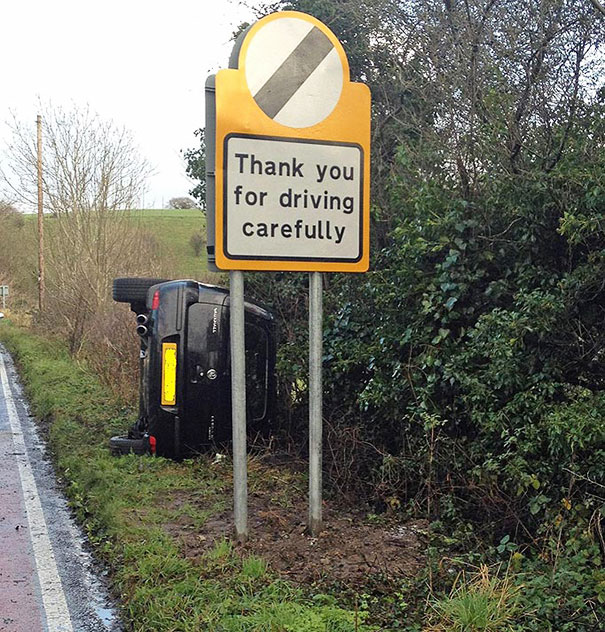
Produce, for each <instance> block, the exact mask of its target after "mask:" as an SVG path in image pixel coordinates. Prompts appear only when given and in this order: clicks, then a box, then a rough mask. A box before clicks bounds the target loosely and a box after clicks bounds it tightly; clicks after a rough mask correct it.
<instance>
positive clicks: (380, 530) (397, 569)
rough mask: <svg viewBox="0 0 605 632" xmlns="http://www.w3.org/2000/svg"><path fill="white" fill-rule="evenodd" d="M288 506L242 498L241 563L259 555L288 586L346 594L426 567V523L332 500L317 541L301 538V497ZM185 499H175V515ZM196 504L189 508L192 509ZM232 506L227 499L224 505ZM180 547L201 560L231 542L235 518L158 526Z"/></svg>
mask: <svg viewBox="0 0 605 632" xmlns="http://www.w3.org/2000/svg"><path fill="white" fill-rule="evenodd" d="M296 495H297V496H298V498H295V499H294V500H293V499H292V498H291V497H290V498H289V499H288V502H287V503H282V502H279V501H276V494H275V489H274V488H273V486H272V485H267V487H259V486H256V489H252V490H251V491H250V493H249V498H248V525H249V538H248V541H247V543H246V544H244V545H239V546H237V547H236V551H238V552H239V553H240V554H241V555H242V556H243V557H245V556H249V555H258V556H260V557H262V558H263V559H264V560H265V561H266V562H267V563H268V565H269V567H270V569H271V570H272V571H273V572H275V573H276V574H278V575H279V576H281V577H282V578H284V579H287V580H289V581H291V582H292V583H294V584H311V583H332V582H344V583H346V584H347V585H348V586H349V587H351V588H356V587H362V586H364V585H366V584H367V582H368V579H369V576H375V577H376V578H382V579H390V580H395V579H399V578H406V577H412V576H414V575H416V574H417V573H418V572H419V571H420V570H421V568H422V567H423V566H424V565H425V551H426V548H427V535H426V533H427V531H426V530H427V523H426V521H423V520H412V521H407V522H402V521H401V520H397V519H396V517H395V516H389V515H388V514H385V515H382V516H375V515H372V514H371V513H368V511H367V509H366V510H364V509H355V508H351V507H350V506H347V505H346V504H345V503H343V502H340V501H339V500H338V499H335V500H327V501H324V506H323V517H324V528H323V530H322V532H321V533H320V534H319V535H318V537H311V536H310V535H309V533H308V531H307V526H306V519H307V511H308V507H307V500H306V497H305V494H304V493H300V489H299V490H298V494H296ZM185 502H187V503H190V502H192V499H191V498H186V497H181V498H179V497H178V496H177V497H173V498H172V499H171V501H170V504H171V505H172V507H173V508H177V507H178V506H179V505H181V504H182V503H185ZM194 502H195V501H194ZM229 504H230V499H229ZM164 529H165V530H166V531H167V532H168V533H169V534H170V535H171V536H173V537H175V538H176V539H177V540H178V541H180V542H181V545H182V550H183V552H184V554H185V555H186V556H187V557H189V558H193V559H196V560H197V559H198V558H201V556H202V555H204V554H205V553H206V552H208V551H209V550H211V549H212V548H213V547H214V546H215V544H216V543H217V542H218V541H220V540H222V539H225V538H230V537H231V536H232V535H233V512H232V510H228V511H224V512H222V513H219V514H217V515H214V516H212V517H211V518H209V519H208V520H207V521H206V522H205V523H204V525H203V526H202V527H200V528H192V525H191V524H189V523H188V521H187V517H186V516H183V517H182V519H179V520H178V521H176V522H171V523H169V524H165V525H164Z"/></svg>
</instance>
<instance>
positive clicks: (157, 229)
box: [130, 209, 214, 280]
mask: <svg viewBox="0 0 605 632" xmlns="http://www.w3.org/2000/svg"><path fill="white" fill-rule="evenodd" d="M130 213H131V215H132V218H133V221H136V222H138V223H139V224H140V226H141V227H142V228H144V229H145V230H148V231H149V232H150V233H151V234H152V235H153V236H154V238H155V239H156V241H157V244H158V247H159V249H160V253H159V254H160V256H161V259H162V261H163V262H164V264H163V266H164V270H163V273H164V274H165V275H166V276H170V277H175V278H178V277H180V278H192V279H196V280H206V279H207V278H208V272H207V267H206V248H205V246H204V249H203V252H202V253H201V255H200V256H198V257H196V255H195V253H194V251H193V248H192V247H191V245H190V243H189V241H190V239H191V236H192V235H193V234H194V233H196V232H198V231H200V230H201V231H202V232H203V233H204V236H205V234H206V216H205V215H204V214H203V213H202V212H201V211H200V210H199V209H186V210H170V209H146V210H133V211H130ZM210 280H214V279H213V278H211V279H210Z"/></svg>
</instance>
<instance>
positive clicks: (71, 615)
mask: <svg viewBox="0 0 605 632" xmlns="http://www.w3.org/2000/svg"><path fill="white" fill-rule="evenodd" d="M108 630H111V631H112V632H113V631H119V630H122V626H121V625H120V622H119V619H118V615H117V611H116V609H115V607H114V604H113V602H112V600H111V598H110V596H109V593H108V591H107V588H106V586H105V583H104V581H103V574H102V572H99V565H98V564H97V563H95V560H94V559H93V558H92V557H91V555H90V552H89V550H88V547H87V544H86V540H85V538H84V536H83V535H82V533H81V531H80V530H79V528H78V527H77V525H76V524H75V523H74V520H73V518H72V516H71V515H70V511H69V507H68V506H67V501H66V500H65V498H64V497H63V495H62V494H61V491H60V488H59V485H58V484H57V479H56V477H55V473H54V471H53V468H52V465H51V463H50V460H49V458H48V456H47V454H46V450H45V445H44V442H43V440H42V439H41V438H40V436H39V434H38V432H37V429H36V425H35V422H34V420H33V419H32V417H31V416H30V415H29V413H28V409H27V405H26V403H25V401H24V399H23V395H22V392H21V388H20V386H19V383H18V380H17V375H16V372H15V368H14V365H13V363H12V361H11V359H10V357H9V355H8V354H7V353H6V352H5V350H4V349H3V348H2V347H1V346H0V631H1V632H107V631H108Z"/></svg>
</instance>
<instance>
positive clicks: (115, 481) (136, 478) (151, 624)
mask: <svg viewBox="0 0 605 632" xmlns="http://www.w3.org/2000/svg"><path fill="white" fill-rule="evenodd" d="M0 341H1V342H2V343H3V344H4V345H5V346H6V347H7V348H8V349H9V351H10V352H11V353H12V354H13V357H14V358H15V360H16V361H17V363H18V366H19V369H20V374H21V377H22V379H23V381H24V384H25V388H26V392H27V394H28V396H29V399H30V402H31V405H32V408H33V412H34V414H35V415H36V417H38V418H39V419H41V420H42V422H43V423H44V425H45V428H47V429H48V437H49V443H50V447H51V450H52V453H53V456H54V459H55V462H56V465H57V467H58V469H59V471H60V473H61V474H62V476H63V477H64V479H65V481H66V490H67V494H68V496H69V498H70V503H71V505H72V507H73V509H74V511H75V512H76V514H77V516H78V518H79V520H80V521H81V523H82V524H83V526H84V528H85V530H86V531H87V533H88V535H89V538H90V540H91V542H92V543H93V545H94V546H95V548H96V550H97V552H98V554H99V555H101V556H102V557H103V559H104V560H105V561H106V562H107V563H108V564H109V566H110V568H111V570H112V579H113V585H114V588H115V591H116V593H117V594H118V595H119V597H120V600H121V603H122V607H123V618H124V620H125V623H126V625H127V627H129V628H130V629H131V630H135V631H140V632H152V631H153V632H162V631H166V632H168V631H170V632H179V631H182V632H189V631H191V632H193V631H196V632H199V631H200V630H208V631H210V632H240V631H241V632H349V631H351V632H352V631H359V632H362V631H364V632H369V630H371V629H372V628H371V627H369V626H366V625H364V623H363V621H362V618H363V617H362V615H360V614H357V613H355V612H352V611H350V610H346V609H344V608H341V607H339V606H338V604H337V602H336V599H335V598H334V597H331V596H328V595H315V596H313V597H310V596H309V595H306V594H303V592H302V591H301V590H299V589H297V588H294V587H293V586H291V585H289V584H288V583H286V582H284V581H282V580H279V579H276V578H275V577H273V576H272V575H271V573H270V571H269V570H268V568H267V565H266V564H265V563H264V560H262V559H259V558H256V557H253V556H250V557H247V558H242V557H241V556H240V555H238V554H236V552H234V550H233V547H232V546H231V544H230V543H229V541H228V540H227V539H226V540H224V541H222V542H219V543H218V544H216V545H215V546H214V548H213V549H212V550H210V551H209V552H207V553H206V554H204V555H203V556H200V557H199V558H197V559H190V558H187V557H185V556H183V555H182V552H181V547H180V546H179V542H178V540H177V538H175V537H173V536H171V535H170V534H169V533H168V532H167V531H166V529H165V528H164V525H166V524H169V523H170V524H174V523H175V522H178V521H179V519H180V517H181V516H180V515H179V514H180V513H186V514H187V522H188V523H191V522H192V521H193V522H194V523H195V524H203V522H204V521H205V520H207V519H208V518H209V517H210V516H212V515H213V514H215V513H216V512H219V511H221V510H224V508H225V503H226V502H228V499H229V497H230V493H231V480H230V476H229V473H228V469H226V468H225V465H224V464H223V465H221V466H214V465H213V464H212V462H211V460H210V459H209V458H204V457H201V458H199V459H196V460H191V461H186V462H184V463H180V464H177V463H172V462H170V461H167V460H164V459H161V458H147V457H145V458H140V457H134V456H132V457H122V458H114V457H111V456H110V454H109V451H108V449H107V447H106V446H107V440H108V438H109V437H110V436H112V435H113V434H117V433H119V432H122V431H123V430H124V429H125V428H126V427H127V425H128V423H129V421H130V418H131V415H132V411H130V410H128V409H126V408H124V407H123V406H121V405H120V404H119V403H118V402H117V401H116V400H115V399H114V398H113V397H112V396H111V394H110V392H109V390H108V389H107V388H105V387H103V386H102V385H101V384H100V383H99V382H98V380H97V379H96V378H95V376H94V375H92V374H91V373H90V372H89V371H87V370H86V368H85V367H83V366H80V365H78V364H76V363H75V362H74V361H73V360H72V359H70V357H69V355H68V354H67V351H66V350H65V348H64V347H63V345H62V344H61V343H59V342H55V341H49V340H47V339H45V338H41V337H40V336H36V335H33V334H31V333H30V332H28V331H25V330H23V329H20V328H18V327H16V326H14V325H11V324H10V323H8V322H6V321H5V322H3V323H2V326H1V327H0ZM182 490H185V491H187V492H193V493H195V494H196V495H197V497H198V500H199V502H197V503H196V504H195V506H192V505H191V504H187V505H185V506H183V507H181V508H180V509H179V507H178V505H175V504H174V503H166V502H165V499H166V497H168V496H171V495H173V496H178V494H179V491H182Z"/></svg>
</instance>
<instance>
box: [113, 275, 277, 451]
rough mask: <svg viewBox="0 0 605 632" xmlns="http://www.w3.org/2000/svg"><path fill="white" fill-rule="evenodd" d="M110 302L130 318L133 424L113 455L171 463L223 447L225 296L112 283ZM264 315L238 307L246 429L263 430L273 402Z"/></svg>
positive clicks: (227, 374) (149, 282) (227, 416)
mask: <svg viewBox="0 0 605 632" xmlns="http://www.w3.org/2000/svg"><path fill="white" fill-rule="evenodd" d="M113 298H114V300H116V301H118V302H123V303H130V306H131V309H132V311H133V312H135V314H136V322H137V325H136V327H137V333H138V334H139V336H140V339H141V348H140V396H139V418H138V421H137V422H136V424H135V425H134V426H133V427H132V428H131V430H130V432H129V435H128V437H113V438H112V439H111V442H110V445H111V449H112V451H113V452H114V453H118V454H119V453H126V452H136V453H139V454H141V453H145V452H151V453H155V454H158V455H159V456H165V457H168V458H171V459H181V458H184V457H187V456H192V455H194V454H197V453H199V452H201V451H203V450H205V449H207V448H208V447H210V446H213V445H216V444H220V443H224V442H227V441H229V440H230V439H231V370H230V366H231V361H230V358H231V356H230V345H229V291H228V290H226V289H224V288H221V287H216V286H212V285H206V284H204V283H199V282H197V281H192V280H179V281H164V280H161V279H142V278H120V279H115V280H114V283H113ZM274 330H275V327H274V318H273V315H272V314H271V312H270V311H268V310H267V309H266V308H264V307H261V306H260V305H257V304H255V303H252V302H246V303H245V337H246V407H247V423H248V428H249V429H253V430H258V431H263V430H266V429H267V428H268V427H269V426H270V424H271V421H272V415H273V408H274V401H275V333H274Z"/></svg>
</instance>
